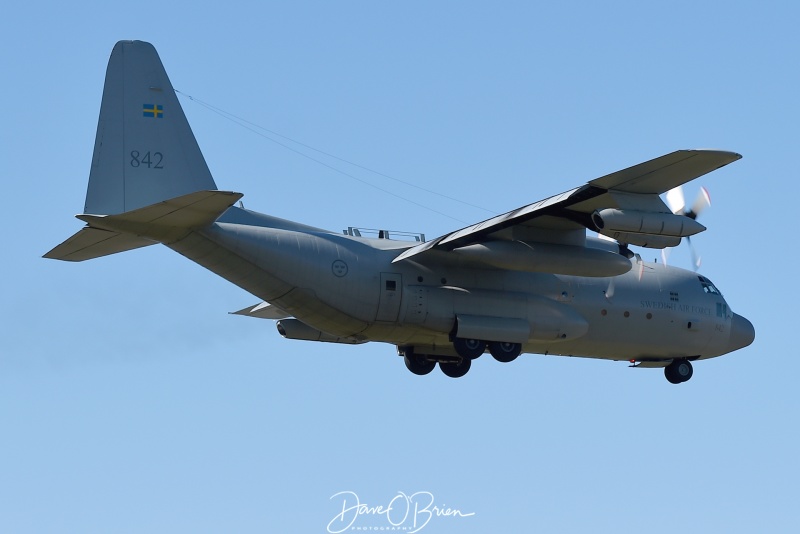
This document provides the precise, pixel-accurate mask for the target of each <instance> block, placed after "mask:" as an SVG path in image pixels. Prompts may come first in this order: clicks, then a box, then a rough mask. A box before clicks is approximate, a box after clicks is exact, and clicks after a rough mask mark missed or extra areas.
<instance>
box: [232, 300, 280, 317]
mask: <svg viewBox="0 0 800 534" xmlns="http://www.w3.org/2000/svg"><path fill="white" fill-rule="evenodd" d="M231 315H245V316H247V317H256V318H258V319H288V318H289V317H291V316H292V314H291V313H288V312H285V311H283V310H282V309H280V308H278V307H277V306H273V305H272V304H270V303H269V302H262V303H261V304H256V305H255V306H248V307H247V308H244V309H242V310H239V311H235V312H231Z"/></svg>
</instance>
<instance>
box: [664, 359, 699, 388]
mask: <svg viewBox="0 0 800 534" xmlns="http://www.w3.org/2000/svg"><path fill="white" fill-rule="evenodd" d="M692 374H694V370H693V369H692V363H691V362H690V361H689V360H682V359H679V360H673V361H672V363H671V364H669V365H668V366H666V367H664V376H665V377H667V380H668V381H669V382H670V383H671V384H680V383H681V382H686V381H687V380H689V379H690V378H692Z"/></svg>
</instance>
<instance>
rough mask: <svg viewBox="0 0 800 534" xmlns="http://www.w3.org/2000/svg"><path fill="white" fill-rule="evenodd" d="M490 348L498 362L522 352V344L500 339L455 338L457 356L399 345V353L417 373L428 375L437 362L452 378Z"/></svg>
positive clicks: (457, 376) (454, 346) (505, 360)
mask: <svg viewBox="0 0 800 534" xmlns="http://www.w3.org/2000/svg"><path fill="white" fill-rule="evenodd" d="M487 347H488V348H489V353H490V354H491V355H492V357H493V358H494V359H495V360H497V361H498V362H502V363H509V362H513V361H514V360H515V359H516V358H517V356H519V355H520V354H521V353H522V344H520V343H504V342H499V341H491V342H488V343H487V342H486V341H481V340H477V339H464V338H459V337H457V338H455V339H454V340H453V348H455V350H456V354H457V356H434V355H430V354H417V353H416V352H414V347H397V351H398V353H399V354H401V355H402V356H403V360H404V362H405V364H406V368H407V369H408V370H409V371H411V372H412V373H414V374H415V375H427V374H428V373H430V372H431V371H433V368H434V367H436V363H437V362H438V363H439V369H441V370H442V372H443V373H444V374H445V375H447V376H449V377H450V378H461V377H462V376H464V375H465V374H467V372H468V371H469V369H470V367H472V360H475V359H477V358H480V357H481V355H482V354H483V353H484V352H486V348H487Z"/></svg>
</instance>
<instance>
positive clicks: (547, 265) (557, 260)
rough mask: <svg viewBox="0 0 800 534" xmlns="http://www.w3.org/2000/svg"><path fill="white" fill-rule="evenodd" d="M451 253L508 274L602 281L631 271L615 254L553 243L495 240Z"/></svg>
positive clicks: (457, 249)
mask: <svg viewBox="0 0 800 534" xmlns="http://www.w3.org/2000/svg"><path fill="white" fill-rule="evenodd" d="M453 252H455V253H457V254H458V255H460V256H462V257H464V258H467V259H470V260H474V261H478V262H481V263H484V264H486V265H490V266H492V267H497V268H499V269H509V270H512V271H525V272H532V273H553V274H563V275H572V276H592V277H605V276H618V275H620V274H625V273H627V272H628V271H630V270H631V262H630V260H629V259H628V258H626V257H625V256H622V255H621V254H619V253H616V252H611V251H609V250H600V249H597V248H588V247H585V246H575V245H562V244H556V243H537V242H526V241H499V240H497V241H487V242H484V243H475V244H472V245H467V246H465V247H459V248H456V249H453Z"/></svg>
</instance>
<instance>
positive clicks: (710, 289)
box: [697, 276, 722, 296]
mask: <svg viewBox="0 0 800 534" xmlns="http://www.w3.org/2000/svg"><path fill="white" fill-rule="evenodd" d="M697 278H698V279H699V280H700V285H702V286H703V291H705V292H706V293H709V294H711V295H719V296H722V293H720V291H719V289H717V286H715V285H714V284H712V283H711V280H709V279H708V278H706V277H705V276H698V277H697Z"/></svg>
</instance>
